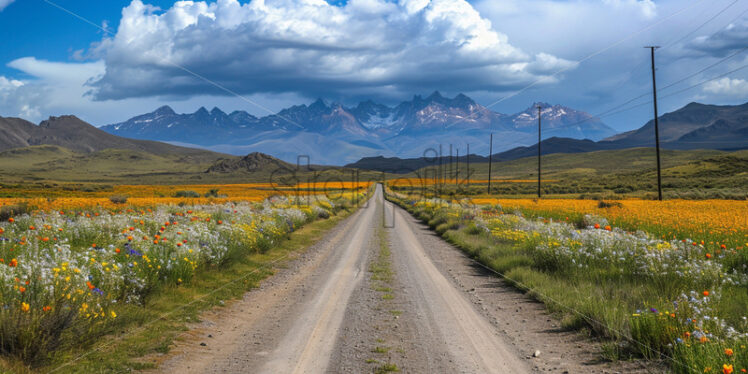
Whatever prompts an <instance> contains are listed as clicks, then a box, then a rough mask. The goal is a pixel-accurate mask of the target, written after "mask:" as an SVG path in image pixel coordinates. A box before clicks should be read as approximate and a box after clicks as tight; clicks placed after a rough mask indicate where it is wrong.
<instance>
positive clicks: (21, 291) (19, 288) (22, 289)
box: [18, 286, 26, 293]
mask: <svg viewBox="0 0 748 374" xmlns="http://www.w3.org/2000/svg"><path fill="white" fill-rule="evenodd" d="M18 292H20V293H24V292H26V287H23V286H21V287H18Z"/></svg>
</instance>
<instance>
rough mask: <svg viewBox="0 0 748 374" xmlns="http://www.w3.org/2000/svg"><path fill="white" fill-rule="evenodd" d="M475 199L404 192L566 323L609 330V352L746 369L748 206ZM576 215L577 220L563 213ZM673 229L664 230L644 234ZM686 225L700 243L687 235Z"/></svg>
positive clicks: (696, 367) (694, 367) (683, 369)
mask: <svg viewBox="0 0 748 374" xmlns="http://www.w3.org/2000/svg"><path fill="white" fill-rule="evenodd" d="M473 202H480V203H490V204H486V205H478V206H475V205H471V204H462V205H460V204H459V203H449V202H446V201H444V200H438V199H434V200H425V201H409V200H407V199H401V200H400V204H401V205H403V206H404V207H406V208H407V209H409V210H410V211H411V212H412V213H413V214H415V215H416V216H417V217H419V218H421V219H424V220H427V221H428V223H429V225H431V226H432V227H434V228H435V229H436V231H437V232H438V233H440V234H442V235H443V236H445V237H446V238H447V239H448V240H450V241H452V242H454V243H456V244H458V245H460V246H461V247H462V248H463V249H464V250H466V251H467V252H468V253H469V254H471V255H473V256H475V257H476V258H477V259H478V260H480V261H481V262H483V263H484V264H486V265H487V266H489V267H491V268H493V269H495V270H496V271H498V272H500V273H501V274H503V275H504V276H505V278H506V279H507V280H508V281H509V282H511V283H513V284H515V285H516V286H517V287H519V288H522V289H524V290H527V291H529V292H530V294H531V295H533V296H534V297H536V298H538V299H539V300H541V301H543V302H544V303H546V305H547V306H548V308H549V309H550V310H551V311H553V312H555V313H558V314H559V315H560V316H561V317H562V325H564V326H565V327H567V328H584V329H587V330H589V331H591V332H592V333H593V334H594V335H596V336H599V337H602V338H604V339H605V341H606V342H607V343H605V344H604V353H605V355H606V356H608V357H609V358H613V359H618V358H623V357H627V356H630V355H633V356H636V357H644V358H647V359H656V360H661V361H663V362H665V363H666V364H667V365H668V366H669V367H670V368H671V369H672V370H673V371H674V372H678V373H695V372H699V373H703V372H712V373H732V372H735V373H739V372H745V371H746V370H748V349H747V348H746V347H747V346H748V255H747V254H748V253H746V252H748V250H746V249H745V248H744V244H739V245H736V244H734V243H737V242H742V243H744V240H745V233H746V221H745V220H746V217H748V215H746V207H747V206H748V205H745V204H742V202H740V204H732V203H733V202H726V201H711V202H687V203H688V204H686V202H682V201H674V202H665V203H660V204H661V205H655V204H658V203H655V202H651V201H641V202H638V201H637V202H634V201H622V202H621V203H622V207H619V208H612V209H611V208H607V209H606V208H597V204H598V203H597V202H595V201H591V202H586V201H584V202H583V201H574V200H548V201H544V200H541V201H539V202H534V201H531V200H527V201H524V200H501V201H496V200H489V201H475V200H474V201H473ZM497 203H499V204H501V205H498V204H497ZM591 204H595V205H591ZM646 204H650V205H655V206H654V207H652V208H650V207H649V206H647V205H646ZM660 208H662V209H661V210H660ZM725 211H726V212H729V213H725ZM530 212H532V214H523V213H530ZM541 212H554V215H545V214H541ZM611 212H614V213H613V214H611ZM698 212H702V213H703V216H702V217H697V216H698ZM572 213H573V214H578V215H579V217H577V218H575V219H569V218H567V217H566V214H572ZM594 213H600V214H608V215H607V216H606V217H604V216H602V215H598V214H594ZM648 214H649V215H650V216H648ZM733 215H737V218H735V217H734V216H733ZM609 217H610V218H609ZM679 217H683V219H680V220H679ZM617 222H625V223H626V227H620V226H618V224H617ZM636 224H641V226H642V228H640V229H635V228H634V227H635V225H636ZM671 225H678V226H676V227H677V228H673V227H672V226H671ZM668 227H671V228H670V231H669V233H668V234H666V235H664V237H663V235H662V234H661V232H662V231H657V232H654V233H653V232H650V231H648V229H649V228H656V229H657V230H663V229H666V228H668ZM689 230H693V231H694V232H695V233H696V234H697V235H703V236H702V237H703V238H704V242H702V241H700V240H698V241H697V240H696V239H694V238H693V237H691V236H687V235H684V234H683V233H686V232H688V231H689ZM710 239H711V240H710Z"/></svg>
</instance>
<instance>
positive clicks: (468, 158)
mask: <svg viewBox="0 0 748 374" xmlns="http://www.w3.org/2000/svg"><path fill="white" fill-rule="evenodd" d="M465 161H467V186H468V188H470V143H468V145H467V159H466V160H465Z"/></svg>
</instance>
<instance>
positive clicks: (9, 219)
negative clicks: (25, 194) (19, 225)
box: [8, 217, 16, 223]
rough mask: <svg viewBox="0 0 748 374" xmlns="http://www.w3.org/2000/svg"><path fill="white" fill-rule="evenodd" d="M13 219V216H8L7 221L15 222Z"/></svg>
mask: <svg viewBox="0 0 748 374" xmlns="http://www.w3.org/2000/svg"><path fill="white" fill-rule="evenodd" d="M15 221H16V220H14V219H13V217H10V218H8V222H10V223H13V222H15Z"/></svg>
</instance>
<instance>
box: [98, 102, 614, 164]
mask: <svg viewBox="0 0 748 374" xmlns="http://www.w3.org/2000/svg"><path fill="white" fill-rule="evenodd" d="M538 105H540V106H541V108H542V120H543V129H544V130H543V135H544V138H548V137H554V136H556V137H569V138H579V139H592V140H601V139H603V138H606V137H609V136H613V135H614V134H615V131H614V130H613V129H611V128H610V127H608V126H606V125H605V124H604V123H603V122H602V121H600V120H599V119H597V118H594V117H592V116H591V115H589V114H587V113H584V112H581V111H577V110H574V109H571V108H567V107H564V106H561V105H550V104H547V103H535V104H533V105H532V106H530V107H529V108H528V109H527V110H525V111H522V112H520V113H516V114H513V115H506V114H501V113H497V112H494V111H491V110H490V109H488V108H486V107H484V106H482V105H480V104H477V103H476V102H475V101H473V100H472V99H471V98H469V97H468V96H466V95H463V94H459V95H457V96H456V97H454V98H447V97H444V96H442V95H441V94H440V93H439V92H434V93H433V94H431V95H429V96H428V97H425V98H424V97H421V96H420V95H416V96H414V97H413V99H412V100H409V101H404V102H402V103H400V104H398V105H396V106H387V105H384V104H380V103H376V102H374V101H371V100H368V101H364V102H361V103H359V104H358V105H356V106H355V107H346V106H343V105H341V104H338V103H331V104H330V103H327V102H325V101H324V100H322V99H318V100H316V101H314V102H313V103H311V104H310V105H296V106H292V107H290V108H286V109H283V110H281V111H280V112H278V113H276V114H273V115H269V116H266V117H261V118H258V117H255V116H253V115H251V114H249V113H247V112H244V111H234V112H232V113H225V112H223V111H222V110H220V109H218V108H213V109H212V110H211V111H208V110H207V109H205V108H200V109H199V110H198V111H196V112H195V113H190V114H178V113H176V112H174V110H172V109H171V108H170V107H168V106H164V107H161V108H159V109H157V110H156V111H154V112H152V113H147V114H143V115H139V116H136V117H133V118H131V119H129V120H127V121H125V122H122V123H116V124H111V125H106V126H103V127H101V129H102V130H104V131H107V132H109V133H111V134H114V135H119V136H123V137H128V138H137V139H148V140H158V141H165V142H170V143H173V144H178V145H184V146H193V147H195V146H196V147H202V148H208V149H211V150H214V151H218V152H224V153H230V154H247V153H249V152H263V153H268V154H272V155H274V156H276V157H278V158H280V159H282V160H285V161H289V162H296V160H297V157H298V156H299V155H306V156H309V157H310V158H311V159H312V162H314V163H319V164H337V165H340V164H344V163H349V162H354V161H356V160H358V159H360V158H362V157H366V156H374V155H384V156H398V157H418V156H421V155H424V154H425V153H433V152H427V150H429V149H430V148H431V149H433V150H438V148H439V145H440V144H442V145H443V146H442V148H444V147H445V145H448V144H466V143H470V144H472V148H471V151H472V152H480V153H486V152H488V148H489V147H488V142H487V141H486V139H487V138H488V136H489V134H490V133H493V134H494V149H495V150H504V149H509V148H511V147H514V146H517V145H531V144H534V143H535V142H537V135H536V134H537V132H536V131H537V119H538V114H537V109H536V108H537V106H538ZM446 147H448V146H446Z"/></svg>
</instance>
